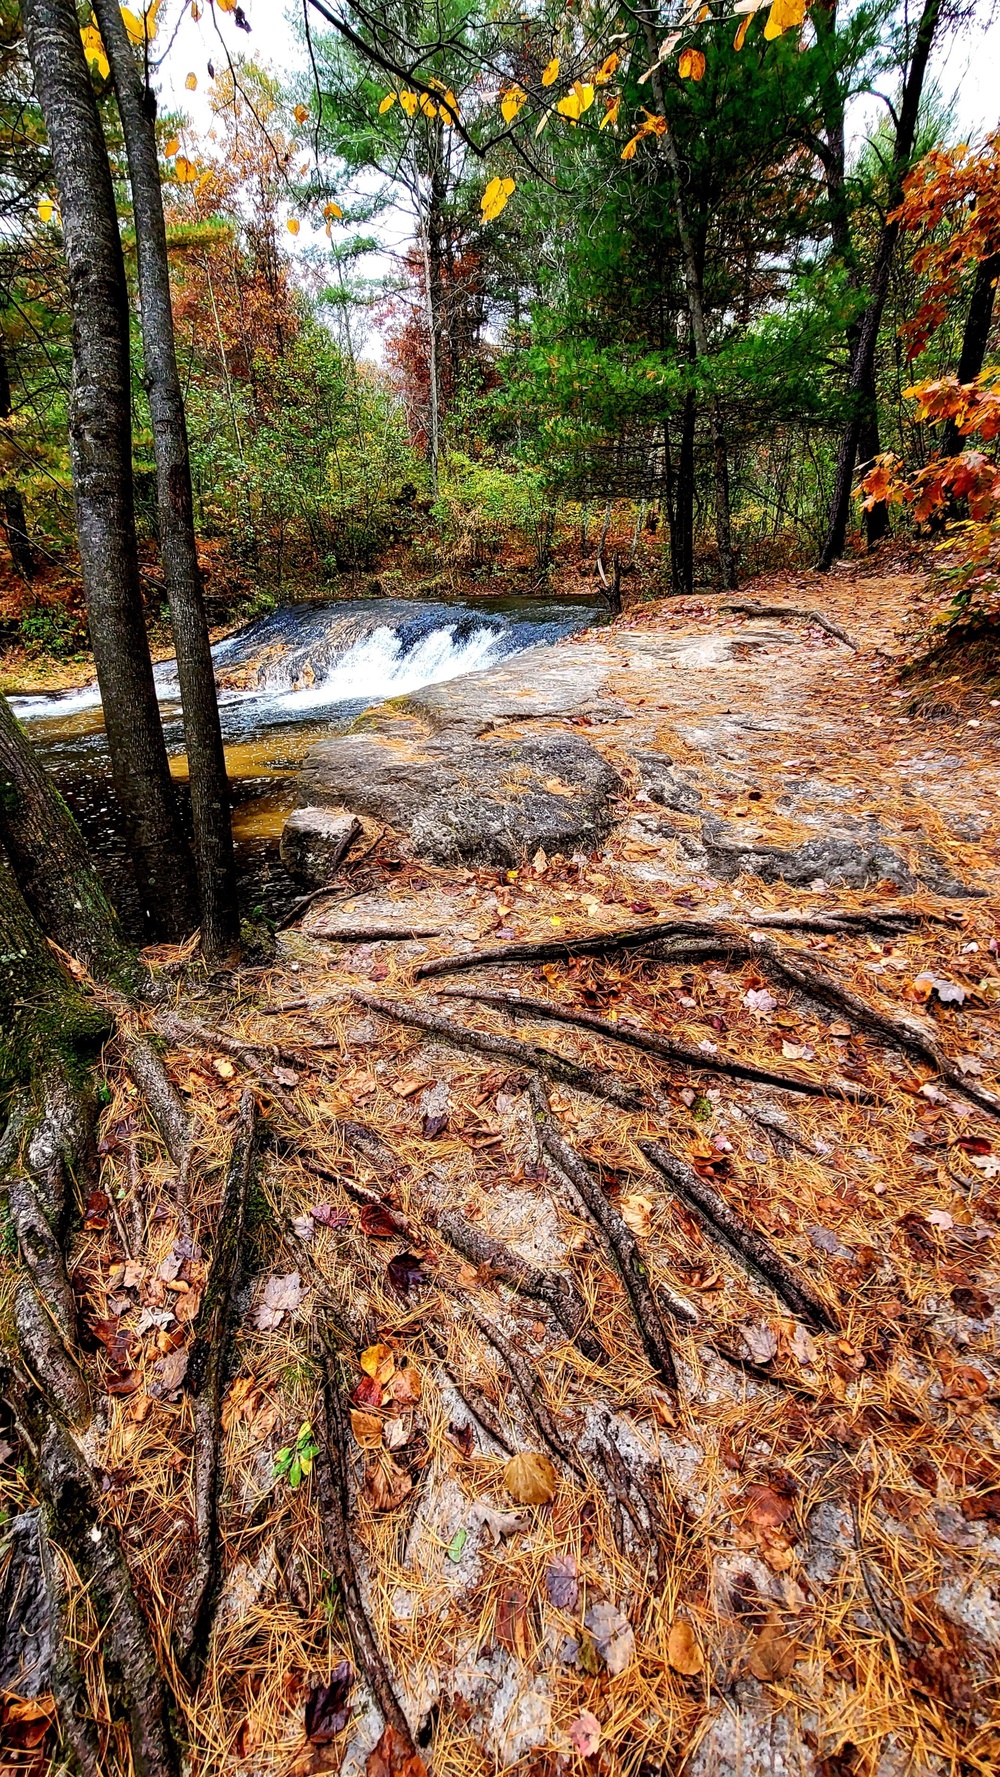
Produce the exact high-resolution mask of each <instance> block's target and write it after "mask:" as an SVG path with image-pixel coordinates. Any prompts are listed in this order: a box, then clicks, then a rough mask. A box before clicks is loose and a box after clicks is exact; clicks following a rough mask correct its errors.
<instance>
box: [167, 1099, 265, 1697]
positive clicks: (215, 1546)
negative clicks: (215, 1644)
mask: <svg viewBox="0 0 1000 1777" xmlns="http://www.w3.org/2000/svg"><path fill="white" fill-rule="evenodd" d="M257 1159H258V1128H257V1107H256V1105H255V1103H254V1100H253V1098H252V1096H251V1094H250V1093H249V1092H246V1093H244V1095H243V1100H242V1103H241V1105H240V1115H239V1121H238V1123H237V1125H236V1130H235V1133H234V1136H233V1146H232V1152H231V1155H230V1159H229V1169H228V1172H227V1175H226V1188H225V1193H224V1195H223V1200H222V1208H221V1210H220V1212H219V1220H218V1225H217V1227H216V1232H215V1245H214V1250H213V1253H212V1264H211V1268H210V1270H209V1273H208V1281H207V1283H206V1286H205V1294H204V1298H203V1300H202V1305H201V1311H200V1313H199V1316H198V1320H197V1323H196V1326H195V1332H194V1338H193V1340H192V1342H191V1353H190V1359H189V1363H188V1371H187V1385H188V1387H189V1389H190V1392H191V1395H192V1397H193V1403H194V1456H193V1470H194V1498H195V1547H194V1555H193V1560H192V1566H191V1574H190V1579H189V1582H188V1586H187V1589H186V1592H185V1596H184V1601H183V1605H182V1607H181V1610H180V1611H179V1613H178V1620H177V1624H176V1626H175V1630H174V1639H175V1645H176V1648H177V1652H178V1656H179V1658H180V1660H181V1664H182V1665H183V1667H184V1669H185V1671H186V1673H187V1676H188V1677H189V1679H190V1680H191V1681H192V1683H193V1684H195V1685H196V1684H197V1682H198V1678H199V1676H200V1673H201V1668H202V1665H203V1662H204V1658H205V1654H206V1652H207V1649H208V1640H209V1635H210V1633H211V1627H212V1621H213V1618H214V1615H215V1608H216V1603H217V1600H218V1592H219V1585H220V1579H221V1573H220V1565H219V1557H220V1552H221V1551H220V1546H219V1455H220V1452H219V1445H220V1439H221V1435H222V1396H223V1390H224V1385H225V1373H226V1362H227V1356H228V1349H229V1343H230V1331H231V1326H232V1320H233V1309H234V1298H235V1295H236V1292H237V1290H238V1288H239V1285H240V1282H241V1280H242V1276H243V1273H244V1270H245V1265H246V1249H245V1233H246V1220H247V1209H248V1205H249V1199H250V1192H251V1188H252V1184H253V1178H254V1173H255V1170H256V1164H257Z"/></svg>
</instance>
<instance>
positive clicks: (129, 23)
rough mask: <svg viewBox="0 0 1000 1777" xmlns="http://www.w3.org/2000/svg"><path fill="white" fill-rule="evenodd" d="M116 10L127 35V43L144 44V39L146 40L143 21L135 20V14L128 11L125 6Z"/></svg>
mask: <svg viewBox="0 0 1000 1777" xmlns="http://www.w3.org/2000/svg"><path fill="white" fill-rule="evenodd" d="M118 10H119V12H120V13H121V15H122V23H123V24H124V26H125V29H126V31H127V33H128V40H129V42H130V43H143V42H145V38H146V30H145V20H144V19H138V18H136V16H135V13H134V12H132V11H130V9H129V8H128V7H127V6H120V7H119V8H118Z"/></svg>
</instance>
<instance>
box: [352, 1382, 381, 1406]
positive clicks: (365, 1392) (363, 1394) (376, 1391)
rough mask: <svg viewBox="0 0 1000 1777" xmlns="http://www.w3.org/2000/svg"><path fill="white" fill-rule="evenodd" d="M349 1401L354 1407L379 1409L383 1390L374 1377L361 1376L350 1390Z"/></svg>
mask: <svg viewBox="0 0 1000 1777" xmlns="http://www.w3.org/2000/svg"><path fill="white" fill-rule="evenodd" d="M351 1400H352V1401H353V1402H354V1405H355V1406H356V1407H381V1405H382V1403H383V1401H384V1400H385V1390H384V1388H383V1387H382V1385H381V1383H379V1382H376V1380H375V1378H374V1376H362V1378H361V1380H360V1382H356V1383H355V1385H354V1387H353V1388H352V1390H351Z"/></svg>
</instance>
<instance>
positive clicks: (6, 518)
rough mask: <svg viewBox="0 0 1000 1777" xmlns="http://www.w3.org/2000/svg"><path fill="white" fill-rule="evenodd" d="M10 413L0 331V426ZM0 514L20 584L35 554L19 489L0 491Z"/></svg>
mask: <svg viewBox="0 0 1000 1777" xmlns="http://www.w3.org/2000/svg"><path fill="white" fill-rule="evenodd" d="M12 412H13V403H12V401H11V397H10V373H9V371H8V369H7V343H6V341H5V339H4V336H3V329H2V328H0V422H2V421H3V420H9V419H10V416H11V413H12ZM0 511H2V514H3V527H4V530H5V531H6V533H7V547H8V549H9V550H10V559H11V561H12V562H13V563H14V566H15V568H16V569H17V572H18V573H19V574H20V575H21V578H22V579H23V580H33V579H34V578H35V567H36V564H35V553H34V550H33V549H32V547H31V541H30V538H29V536H28V530H27V526H26V524H25V521H24V501H23V500H22V498H21V492H20V489H19V488H16V487H11V486H10V485H8V486H7V487H4V488H0Z"/></svg>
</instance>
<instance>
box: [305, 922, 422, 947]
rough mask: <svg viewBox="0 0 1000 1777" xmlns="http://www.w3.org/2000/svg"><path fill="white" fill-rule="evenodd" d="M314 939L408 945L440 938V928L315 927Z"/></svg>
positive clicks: (351, 942) (343, 942)
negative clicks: (423, 939) (394, 942)
mask: <svg viewBox="0 0 1000 1777" xmlns="http://www.w3.org/2000/svg"><path fill="white" fill-rule="evenodd" d="M312 936H313V937H314V938H325V939H326V940H327V943H329V944H391V943H392V942H393V941H394V940H395V941H397V942H398V943H400V944H408V943H410V942H412V940H413V939H415V938H440V937H442V936H443V933H442V931H441V927H440V926H376V925H370V926H344V927H340V926H338V927H337V928H336V930H334V931H331V930H330V929H329V928H327V929H326V930H324V928H323V927H322V926H317V927H316V929H315V931H314V932H313V933H312Z"/></svg>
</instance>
